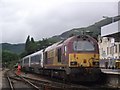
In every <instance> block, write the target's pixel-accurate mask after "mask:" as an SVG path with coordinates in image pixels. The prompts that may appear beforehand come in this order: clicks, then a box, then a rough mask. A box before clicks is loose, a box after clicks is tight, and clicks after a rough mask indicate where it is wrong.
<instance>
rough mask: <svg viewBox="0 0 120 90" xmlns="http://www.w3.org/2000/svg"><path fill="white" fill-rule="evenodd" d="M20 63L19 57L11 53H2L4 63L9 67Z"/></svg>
mask: <svg viewBox="0 0 120 90" xmlns="http://www.w3.org/2000/svg"><path fill="white" fill-rule="evenodd" d="M18 61H19V56H18V55H17V54H15V53H12V52H10V51H6V50H5V51H2V63H3V64H5V65H6V66H7V67H9V66H13V65H14V64H15V63H16V62H18Z"/></svg>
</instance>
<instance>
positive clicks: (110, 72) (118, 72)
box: [101, 69, 120, 75]
mask: <svg viewBox="0 0 120 90" xmlns="http://www.w3.org/2000/svg"><path fill="white" fill-rule="evenodd" d="M101 71H102V72H103V73H106V74H116V75H120V69H101Z"/></svg>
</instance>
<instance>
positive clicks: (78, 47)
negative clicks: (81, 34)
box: [73, 41, 95, 51]
mask: <svg viewBox="0 0 120 90" xmlns="http://www.w3.org/2000/svg"><path fill="white" fill-rule="evenodd" d="M73 49H74V51H94V50H95V47H94V45H93V44H92V43H91V42H89V41H74V42H73Z"/></svg>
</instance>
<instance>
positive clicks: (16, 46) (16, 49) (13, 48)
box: [0, 43, 25, 54]
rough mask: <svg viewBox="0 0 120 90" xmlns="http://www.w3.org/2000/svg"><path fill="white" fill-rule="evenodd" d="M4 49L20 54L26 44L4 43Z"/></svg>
mask: <svg viewBox="0 0 120 90" xmlns="http://www.w3.org/2000/svg"><path fill="white" fill-rule="evenodd" d="M1 45H2V50H7V51H11V52H13V53H17V54H20V53H22V52H23V51H24V49H25V44H9V43H2V44H0V46H1Z"/></svg>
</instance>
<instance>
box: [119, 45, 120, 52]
mask: <svg viewBox="0 0 120 90" xmlns="http://www.w3.org/2000/svg"><path fill="white" fill-rule="evenodd" d="M119 52H120V44H119Z"/></svg>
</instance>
